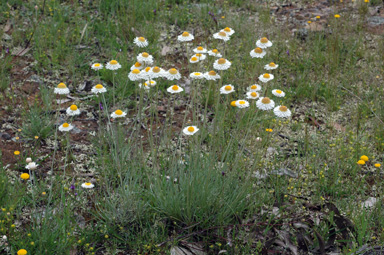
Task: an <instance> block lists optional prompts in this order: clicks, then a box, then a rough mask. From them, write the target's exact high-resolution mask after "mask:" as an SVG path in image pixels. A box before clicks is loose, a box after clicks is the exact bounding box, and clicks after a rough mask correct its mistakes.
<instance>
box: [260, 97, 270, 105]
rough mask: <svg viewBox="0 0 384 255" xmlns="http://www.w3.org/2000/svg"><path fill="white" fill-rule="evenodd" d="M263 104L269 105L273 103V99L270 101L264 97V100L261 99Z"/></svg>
mask: <svg viewBox="0 0 384 255" xmlns="http://www.w3.org/2000/svg"><path fill="white" fill-rule="evenodd" d="M261 102H262V103H263V104H269V103H270V102H271V99H269V98H268V97H264V98H263V99H261Z"/></svg>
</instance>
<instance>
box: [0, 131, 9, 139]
mask: <svg viewBox="0 0 384 255" xmlns="http://www.w3.org/2000/svg"><path fill="white" fill-rule="evenodd" d="M0 137H1V139H4V140H10V139H11V138H12V137H11V135H10V134H8V133H5V132H4V133H0Z"/></svg>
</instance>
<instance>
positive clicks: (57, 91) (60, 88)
mask: <svg viewBox="0 0 384 255" xmlns="http://www.w3.org/2000/svg"><path fill="white" fill-rule="evenodd" d="M54 93H55V94H59V95H67V94H69V89H68V88H67V86H66V85H65V84H64V83H59V85H57V88H55V91H54Z"/></svg>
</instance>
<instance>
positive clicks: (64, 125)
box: [59, 123, 73, 132]
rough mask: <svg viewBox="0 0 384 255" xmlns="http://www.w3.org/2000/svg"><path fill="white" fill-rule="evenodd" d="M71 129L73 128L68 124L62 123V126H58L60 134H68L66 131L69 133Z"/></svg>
mask: <svg viewBox="0 0 384 255" xmlns="http://www.w3.org/2000/svg"><path fill="white" fill-rule="evenodd" d="M72 129H73V126H72V125H71V124H68V123H63V124H62V125H60V126H59V130H60V131H61V132H68V131H71V130H72Z"/></svg>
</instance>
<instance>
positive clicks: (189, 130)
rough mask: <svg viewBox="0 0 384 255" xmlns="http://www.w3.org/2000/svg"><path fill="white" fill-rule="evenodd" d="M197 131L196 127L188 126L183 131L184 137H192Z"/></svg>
mask: <svg viewBox="0 0 384 255" xmlns="http://www.w3.org/2000/svg"><path fill="white" fill-rule="evenodd" d="M197 131H199V129H198V128H197V127H196V126H188V127H185V128H184V129H183V133H184V134H185V135H194V134H195V133H196V132H197Z"/></svg>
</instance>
